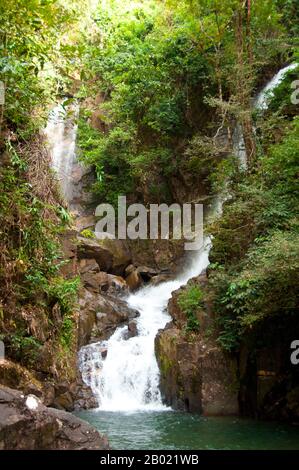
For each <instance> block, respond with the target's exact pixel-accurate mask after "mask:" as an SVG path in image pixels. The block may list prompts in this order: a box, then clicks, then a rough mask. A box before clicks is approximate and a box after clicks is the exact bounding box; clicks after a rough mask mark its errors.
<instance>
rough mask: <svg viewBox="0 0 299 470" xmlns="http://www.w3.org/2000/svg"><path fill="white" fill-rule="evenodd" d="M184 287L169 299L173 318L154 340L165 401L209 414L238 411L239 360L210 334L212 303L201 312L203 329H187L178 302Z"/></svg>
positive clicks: (178, 407) (191, 410)
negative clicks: (189, 331) (196, 330)
mask: <svg viewBox="0 0 299 470" xmlns="http://www.w3.org/2000/svg"><path fill="white" fill-rule="evenodd" d="M197 282H199V283H201V285H202V286H203V285H204V283H205V278H204V277H203V276H201V277H199V278H198V279H197ZM183 289H184V288H181V289H180V290H179V291H176V292H175V293H174V294H173V296H172V299H171V300H170V301H169V305H168V310H169V313H170V315H171V316H172V318H173V321H172V322H170V323H168V325H167V326H166V328H165V329H164V330H160V331H159V333H158V335H157V337H156V341H155V349H156V356H157V360H158V364H159V367H160V372H161V375H160V385H161V392H162V395H163V396H164V399H165V402H166V403H167V404H168V405H171V406H172V407H174V408H176V409H179V410H185V411H190V412H199V413H203V414H204V415H206V416H213V415H214V416H215V415H224V416H225V415H235V414H238V411H239V404H238V382H237V363H236V360H234V359H233V358H231V357H229V356H228V355H226V354H224V352H223V351H222V350H221V349H220V347H219V346H218V344H217V342H216V340H215V339H214V338H213V337H211V336H209V337H207V330H208V328H209V326H210V321H209V318H210V316H211V312H209V306H206V308H205V310H206V311H205V312H204V313H199V318H200V332H199V333H187V332H186V330H185V326H186V315H185V314H184V312H183V311H182V310H181V308H180V307H179V305H178V296H179V293H180V292H181V291H182V290H183ZM207 312H208V313H207Z"/></svg>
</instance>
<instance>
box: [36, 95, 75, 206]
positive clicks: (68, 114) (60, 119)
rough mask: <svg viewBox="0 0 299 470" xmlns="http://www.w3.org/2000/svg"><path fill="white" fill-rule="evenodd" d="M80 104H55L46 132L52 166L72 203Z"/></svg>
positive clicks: (66, 197)
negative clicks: (77, 121)
mask: <svg viewBox="0 0 299 470" xmlns="http://www.w3.org/2000/svg"><path fill="white" fill-rule="evenodd" d="M78 113H79V106H78V105H77V104H73V105H69V106H64V104H63V103H62V104H58V105H57V106H55V107H54V108H53V109H52V110H51V112H50V114H49V118H48V123H47V126H46V128H45V130H44V134H45V136H46V139H47V143H48V146H49V150H50V153H51V158H52V168H53V169H54V171H55V172H56V173H57V177H58V180H59V184H60V188H61V192H62V194H63V196H64V198H65V200H66V202H68V203H70V202H71V200H72V195H73V188H72V171H73V167H74V164H75V162H76V135H77V123H76V120H77V117H78Z"/></svg>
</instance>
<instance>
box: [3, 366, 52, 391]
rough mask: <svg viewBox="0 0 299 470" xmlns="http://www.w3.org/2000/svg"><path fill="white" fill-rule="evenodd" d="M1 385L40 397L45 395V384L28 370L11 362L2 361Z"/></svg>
mask: <svg viewBox="0 0 299 470" xmlns="http://www.w3.org/2000/svg"><path fill="white" fill-rule="evenodd" d="M0 384H1V385H4V386H6V387H9V388H14V389H17V390H22V391H23V392H24V393H34V395H36V396H38V397H42V396H43V394H44V386H43V384H42V383H41V382H40V381H39V380H37V379H36V377H34V375H33V374H32V373H31V372H30V371H29V370H28V369H26V368H25V367H22V366H21V365H19V364H16V363H14V362H12V361H9V360H2V361H0Z"/></svg>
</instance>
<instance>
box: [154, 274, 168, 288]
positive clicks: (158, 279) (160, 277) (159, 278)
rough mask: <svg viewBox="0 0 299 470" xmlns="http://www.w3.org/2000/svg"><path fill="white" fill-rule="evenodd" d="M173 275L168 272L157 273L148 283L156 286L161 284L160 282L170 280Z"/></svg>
mask: <svg viewBox="0 0 299 470" xmlns="http://www.w3.org/2000/svg"><path fill="white" fill-rule="evenodd" d="M172 280H173V276H172V275H170V274H158V275H157V276H153V277H152V278H151V280H150V284H151V285H153V286H157V285H158V284H161V282H167V281H172Z"/></svg>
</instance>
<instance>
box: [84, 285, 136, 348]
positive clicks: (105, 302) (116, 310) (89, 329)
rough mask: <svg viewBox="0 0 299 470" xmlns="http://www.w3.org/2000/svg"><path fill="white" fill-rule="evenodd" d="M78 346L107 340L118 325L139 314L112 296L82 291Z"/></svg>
mask: <svg viewBox="0 0 299 470" xmlns="http://www.w3.org/2000/svg"><path fill="white" fill-rule="evenodd" d="M79 304H80V317H79V332H78V346H79V348H81V347H82V346H85V345H86V344H88V343H89V342H90V341H96V340H99V339H107V337H109V336H110V335H111V334H112V333H113V332H114V330H115V328H117V326H118V325H120V324H122V323H125V322H128V321H129V320H130V319H133V318H135V317H136V316H138V315H139V313H138V312H137V311H136V310H134V309H132V308H130V307H129V306H128V305H127V303H126V302H125V301H124V300H122V299H120V298H117V297H114V296H112V295H107V294H105V295H101V294H96V293H94V292H91V291H89V290H87V289H82V290H81V292H80V299H79Z"/></svg>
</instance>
